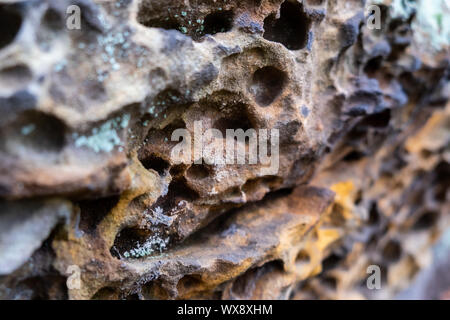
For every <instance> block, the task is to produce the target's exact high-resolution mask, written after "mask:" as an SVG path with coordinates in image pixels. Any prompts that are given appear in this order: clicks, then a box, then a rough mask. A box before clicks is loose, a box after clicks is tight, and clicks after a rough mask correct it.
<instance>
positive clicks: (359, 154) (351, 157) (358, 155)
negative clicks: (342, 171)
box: [342, 150, 365, 162]
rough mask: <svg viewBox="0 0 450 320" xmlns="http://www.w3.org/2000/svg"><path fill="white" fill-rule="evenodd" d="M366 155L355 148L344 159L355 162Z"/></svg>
mask: <svg viewBox="0 0 450 320" xmlns="http://www.w3.org/2000/svg"><path fill="white" fill-rule="evenodd" d="M364 157H365V154H364V153H362V152H360V151H356V150H354V151H352V152H349V153H348V154H347V155H346V156H345V157H344V158H343V159H342V160H343V161H345V162H354V161H359V160H361V159H362V158H364Z"/></svg>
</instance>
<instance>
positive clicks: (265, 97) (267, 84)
mask: <svg viewBox="0 0 450 320" xmlns="http://www.w3.org/2000/svg"><path fill="white" fill-rule="evenodd" d="M285 83H286V75H285V73H284V72H282V71H280V70H278V69H277V68H275V67H270V66H269V67H264V68H261V69H258V70H257V71H256V72H255V73H254V74H253V78H252V81H251V84H250V90H249V91H250V92H251V93H252V94H253V96H254V97H255V100H256V102H257V103H258V104H259V105H261V106H268V105H270V104H271V103H272V102H273V101H274V100H275V99H276V98H277V97H278V96H279V95H280V93H281V92H282V91H283V87H284V85H285Z"/></svg>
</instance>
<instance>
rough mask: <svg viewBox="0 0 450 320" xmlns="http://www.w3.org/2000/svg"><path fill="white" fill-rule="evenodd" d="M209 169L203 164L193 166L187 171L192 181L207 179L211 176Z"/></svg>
mask: <svg viewBox="0 0 450 320" xmlns="http://www.w3.org/2000/svg"><path fill="white" fill-rule="evenodd" d="M209 174H210V172H209V169H208V167H206V166H205V165H203V164H193V165H192V166H191V167H190V168H189V169H188V171H187V175H188V177H189V178H191V179H195V180H197V179H200V180H201V179H205V178H207V177H208V176H209Z"/></svg>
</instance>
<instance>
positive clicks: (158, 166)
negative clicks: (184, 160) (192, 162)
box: [141, 154, 170, 176]
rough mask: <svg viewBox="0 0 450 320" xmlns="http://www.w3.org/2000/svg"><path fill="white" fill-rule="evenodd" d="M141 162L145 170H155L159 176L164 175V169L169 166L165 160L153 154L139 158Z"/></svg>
mask: <svg viewBox="0 0 450 320" xmlns="http://www.w3.org/2000/svg"><path fill="white" fill-rule="evenodd" d="M141 162H142V165H143V166H144V168H145V169H147V170H150V169H153V170H155V171H156V172H158V174H159V175H160V176H163V175H165V174H166V171H167V170H168V169H169V167H170V164H169V162H167V161H166V160H164V159H163V158H161V157H158V156H157V155H155V154H152V155H150V156H149V157H146V158H145V159H143V160H141Z"/></svg>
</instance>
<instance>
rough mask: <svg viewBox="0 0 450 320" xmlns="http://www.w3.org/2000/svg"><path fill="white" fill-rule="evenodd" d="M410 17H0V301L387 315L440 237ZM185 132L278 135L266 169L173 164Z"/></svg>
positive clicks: (438, 91)
mask: <svg viewBox="0 0 450 320" xmlns="http://www.w3.org/2000/svg"><path fill="white" fill-rule="evenodd" d="M425 2H426V1H424V0H421V1H418V2H417V3H416V4H409V2H407V3H406V2H404V1H399V0H392V1H389V0H386V1H372V2H367V3H364V1H349V0H347V1H344V0H323V1H322V0H319V1H318V0H314V1H313V0H307V1H306V0H305V1H295V0H285V1H283V0H246V1H226V0H216V1H210V0H197V1H192V0H191V1H176V0H166V1H160V0H120V1H100V0H98V1H96V0H76V1H68V0H67V1H66V0H59V1H56V0H55V1H52V0H45V1H32V0H29V1H0V25H1V27H2V33H1V34H0V111H1V112H2V115H3V116H2V117H1V119H0V197H1V198H0V199H1V200H0V201H1V203H0V231H1V234H0V260H1V261H0V298H5V299H33V298H44V299H64V298H70V299H92V298H99V299H106V298H109V299H123V298H127V299H132V298H139V299H155V298H157V299H177V298H206V299H208V298H223V299H289V298H292V299H304V298H330V299H339V298H392V297H394V296H395V295H396V294H397V293H398V292H399V291H401V290H403V289H404V288H406V287H407V286H408V285H409V284H410V283H411V282H412V280H413V279H414V277H415V275H416V274H417V273H418V272H419V271H420V270H421V269H423V268H424V267H425V266H426V265H427V264H428V263H429V257H430V256H429V253H430V248H431V246H432V245H433V243H434V242H435V241H436V240H437V239H438V238H439V235H440V234H441V233H442V232H443V231H444V230H445V229H446V228H447V227H448V226H449V223H450V221H449V209H450V208H449V197H450V195H449V191H448V186H449V181H450V177H449V175H450V167H449V160H450V153H449V141H450V103H449V102H448V97H449V94H450V84H449V79H450V54H449V46H450V27H449V21H450V19H448V18H449V17H450V8H449V7H448V3H447V2H445V1H440V0H436V1H434V3H433V5H432V6H428V7H427V5H426V4H425ZM371 4H377V5H378V6H379V7H380V8H381V29H379V30H372V29H370V28H368V26H367V23H366V20H367V17H366V16H365V13H366V12H365V9H366V8H367V7H368V6H369V5H371ZM70 5H77V6H78V7H79V8H80V9H81V29H80V30H77V29H75V30H69V29H68V28H67V27H66V20H67V18H68V15H67V13H66V10H67V8H68V7H69V6H70ZM196 123H197V124H198V123H200V124H201V130H202V132H204V131H206V130H207V129H210V128H215V129H218V131H219V132H221V133H222V134H225V133H226V130H227V129H243V130H244V131H245V130H247V129H255V130H264V129H267V130H269V131H270V130H271V129H277V130H278V131H279V169H278V170H277V171H276V172H271V171H270V170H269V168H268V166H266V165H262V164H251V165H250V164H220V165H219V164H217V163H216V164H207V163H205V161H206V160H208V159H207V158H208V156H207V155H206V154H205V155H198V154H196V153H195V152H194V153H192V154H191V156H190V157H188V158H187V159H185V160H186V161H184V162H183V163H176V162H175V161H174V159H173V157H172V156H171V155H172V152H173V150H174V148H175V147H176V145H177V144H178V141H172V134H173V132H174V131H175V130H176V129H186V130H187V131H188V132H189V133H190V134H191V136H192V137H194V136H195V133H196V130H197V129H198V127H197V126H196ZM259 132H261V131H259ZM271 142H273V140H271ZM223 143H224V139H203V141H202V142H201V146H202V147H203V149H207V148H208V147H211V146H216V145H222V144H223ZM235 147H236V148H239V147H243V148H244V149H245V150H250V154H251V153H252V151H251V146H249V143H246V142H245V141H244V142H242V141H237V146H235ZM271 151H272V152H273V153H275V151H276V149H274V146H273V145H272V147H271ZM248 157H250V155H248ZM202 158H203V160H204V161H203V163H201V164H200V163H196V162H198V160H201V159H202ZM219 158H220V157H219ZM216 160H217V159H216ZM222 160H224V159H222ZM369 265H379V266H380V267H381V269H382V271H383V275H384V277H383V281H384V282H383V284H384V285H385V286H386V290H382V291H376V292H375V291H370V290H367V288H366V286H365V279H366V276H367V274H366V269H367V266H369ZM74 267H75V268H74ZM71 270H72V271H71ZM73 270H79V273H77V274H75V276H79V280H80V281H79V286H75V287H74V286H71V285H69V288H67V286H66V280H67V279H68V278H72V277H73V276H74V274H72V272H73Z"/></svg>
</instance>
